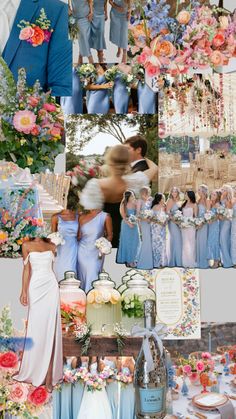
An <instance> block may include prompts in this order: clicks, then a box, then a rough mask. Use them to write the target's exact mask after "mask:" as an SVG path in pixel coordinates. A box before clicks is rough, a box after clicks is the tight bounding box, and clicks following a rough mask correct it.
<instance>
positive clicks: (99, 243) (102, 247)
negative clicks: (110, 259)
mask: <svg viewBox="0 0 236 419" xmlns="http://www.w3.org/2000/svg"><path fill="white" fill-rule="evenodd" d="M95 246H96V248H97V249H98V250H99V258H102V257H103V256H104V255H109V254H110V253H111V249H112V244H111V242H109V240H107V239H106V238H105V237H100V239H97V240H96V241H95Z"/></svg>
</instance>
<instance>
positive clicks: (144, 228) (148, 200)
mask: <svg viewBox="0 0 236 419" xmlns="http://www.w3.org/2000/svg"><path fill="white" fill-rule="evenodd" d="M151 206H152V197H151V189H150V188H149V187H148V186H144V187H143V188H141V189H140V199H139V200H138V205H137V209H138V211H137V212H138V215H140V214H141V213H142V211H145V210H150V209H151ZM139 224H140V230H141V237H142V238H141V247H140V252H139V256H138V263H137V268H138V269H153V254H152V239H151V225H150V223H149V222H148V221H140V223H139Z"/></svg>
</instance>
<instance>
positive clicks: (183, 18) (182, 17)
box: [176, 10, 191, 25]
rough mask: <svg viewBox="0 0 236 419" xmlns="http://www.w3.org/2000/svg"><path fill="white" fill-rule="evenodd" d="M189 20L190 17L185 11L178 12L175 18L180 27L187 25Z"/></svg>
mask: <svg viewBox="0 0 236 419" xmlns="http://www.w3.org/2000/svg"><path fill="white" fill-rule="evenodd" d="M190 18H191V15H190V13H189V12H188V11H187V10H181V12H179V14H178V15H177V17H176V19H177V20H178V22H179V23H180V25H187V23H188V22H189V21H190Z"/></svg>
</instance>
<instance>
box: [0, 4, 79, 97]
mask: <svg viewBox="0 0 236 419" xmlns="http://www.w3.org/2000/svg"><path fill="white" fill-rule="evenodd" d="M16 4H17V5H18V4H19V6H18V7H16V9H13V11H11V10H10V9H9V10H10V11H9V12H8V16H6V13H5V24H6V28H7V27H8V29H9V37H8V39H6V43H3V45H2V48H3V50H2V58H3V59H4V60H5V61H6V63H7V65H8V67H9V68H10V70H11V71H12V73H13V75H14V78H15V80H17V76H18V70H19V68H22V67H24V68H25V70H26V74H27V84H28V85H29V86H32V85H33V84H34V83H35V81H36V80H37V79H38V80H39V82H40V84H41V86H42V88H43V89H44V91H47V90H49V89H51V91H52V95H53V96H71V95H72V43H71V41H70V40H69V39H68V6H67V4H65V3H63V2H62V1H60V0H18V2H17V3H16ZM7 6H8V4H7V2H6V10H5V11H6V12H7ZM0 9H1V7H0ZM42 10H43V11H44V12H45V15H46V19H48V20H49V21H50V28H49V31H48V33H47V35H48V39H47V40H46V41H44V42H41V41H40V37H42V32H41V31H40V29H38V30H37V31H35V36H34V39H35V40H36V45H35V46H34V45H32V42H29V38H27V36H28V33H27V30H26V31H25V33H24V35H20V33H21V28H20V27H19V26H18V25H19V24H20V25H22V22H21V21H25V22H27V25H28V27H33V28H34V24H35V23H36V21H37V19H39V17H40V14H41V12H42ZM13 13H14V15H13ZM0 14H1V10H0ZM13 16H14V17H13ZM3 18H4V16H3ZM3 23H4V21H3ZM7 25H8V26H7ZM32 25H33V26H32ZM0 30H2V28H0ZM29 30H30V29H28V31H29ZM49 32H51V35H50V33H49ZM22 38H23V39H22ZM27 39H28V40H27ZM45 39H46V38H45Z"/></svg>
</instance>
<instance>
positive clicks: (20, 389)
mask: <svg viewBox="0 0 236 419" xmlns="http://www.w3.org/2000/svg"><path fill="white" fill-rule="evenodd" d="M8 389H9V391H10V395H9V399H10V400H11V401H13V402H15V403H24V402H25V401H26V400H27V396H28V393H29V390H28V386H27V385H26V384H23V383H16V384H12V385H11V386H9V387H8Z"/></svg>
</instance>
